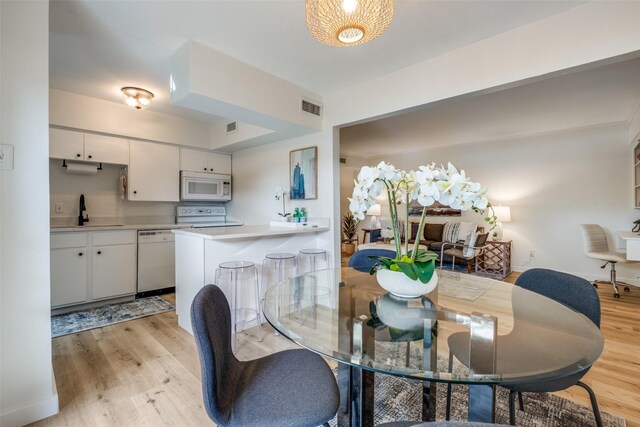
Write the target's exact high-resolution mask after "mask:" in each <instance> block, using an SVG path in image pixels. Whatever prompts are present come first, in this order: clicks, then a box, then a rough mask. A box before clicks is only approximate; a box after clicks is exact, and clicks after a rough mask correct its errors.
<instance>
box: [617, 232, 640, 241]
mask: <svg viewBox="0 0 640 427" xmlns="http://www.w3.org/2000/svg"><path fill="white" fill-rule="evenodd" d="M617 234H618V236H620V238H621V239H624V240H631V239H640V233H637V232H635V231H618V232H617Z"/></svg>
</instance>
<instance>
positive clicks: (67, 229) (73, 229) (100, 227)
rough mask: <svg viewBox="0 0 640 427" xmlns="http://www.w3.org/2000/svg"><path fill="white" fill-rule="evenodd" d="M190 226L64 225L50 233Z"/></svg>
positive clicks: (181, 225)
mask: <svg viewBox="0 0 640 427" xmlns="http://www.w3.org/2000/svg"><path fill="white" fill-rule="evenodd" d="M191 226H192V225H191V224H166V223H165V224H126V225H116V224H110V225H109V224H105V225H91V224H87V225H82V226H80V225H71V226H68V225H64V226H57V227H51V232H52V233H68V232H79V231H114V230H172V229H177V228H189V227H191Z"/></svg>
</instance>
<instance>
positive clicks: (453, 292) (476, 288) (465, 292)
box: [438, 281, 493, 301]
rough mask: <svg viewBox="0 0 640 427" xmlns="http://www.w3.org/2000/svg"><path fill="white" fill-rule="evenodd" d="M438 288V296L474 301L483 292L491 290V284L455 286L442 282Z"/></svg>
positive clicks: (460, 284) (459, 284) (457, 284)
mask: <svg viewBox="0 0 640 427" xmlns="http://www.w3.org/2000/svg"><path fill="white" fill-rule="evenodd" d="M438 286H439V289H438V295H444V296H447V297H450V298H455V299H461V300H465V301H475V300H477V299H478V298H480V297H481V296H482V295H483V294H484V293H485V292H487V291H488V290H489V289H491V287H492V286H493V283H474V284H462V283H456V284H455V285H453V284H449V283H447V282H445V281H443V282H440V283H439V284H438Z"/></svg>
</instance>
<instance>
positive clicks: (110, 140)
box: [84, 133, 129, 165]
mask: <svg viewBox="0 0 640 427" xmlns="http://www.w3.org/2000/svg"><path fill="white" fill-rule="evenodd" d="M84 157H85V160H87V161H90V162H102V163H115V164H118V165H127V164H129V140H128V139H124V138H116V137H113V136H104V135H95V134H92V133H86V134H84Z"/></svg>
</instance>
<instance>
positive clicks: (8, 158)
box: [0, 144, 13, 170]
mask: <svg viewBox="0 0 640 427" xmlns="http://www.w3.org/2000/svg"><path fill="white" fill-rule="evenodd" d="M0 169H5V170H13V145H6V144H0Z"/></svg>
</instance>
